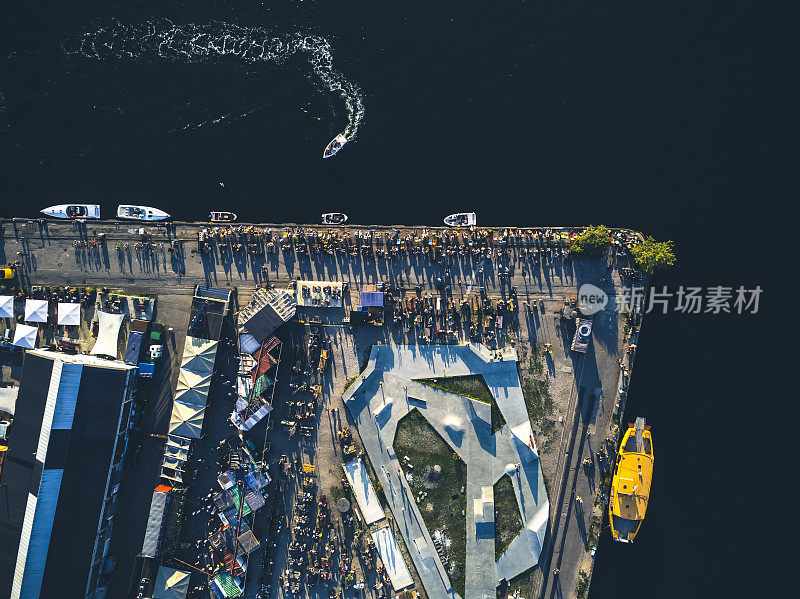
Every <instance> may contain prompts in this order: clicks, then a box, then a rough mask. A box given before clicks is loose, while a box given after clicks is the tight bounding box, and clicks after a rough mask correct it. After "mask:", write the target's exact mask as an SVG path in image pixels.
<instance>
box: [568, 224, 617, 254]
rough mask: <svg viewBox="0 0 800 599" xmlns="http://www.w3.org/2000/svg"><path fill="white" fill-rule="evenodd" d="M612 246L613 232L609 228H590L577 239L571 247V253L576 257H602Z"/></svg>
mask: <svg viewBox="0 0 800 599" xmlns="http://www.w3.org/2000/svg"><path fill="white" fill-rule="evenodd" d="M609 245H611V232H610V231H609V230H608V228H607V227H605V226H603V225H600V226H598V227H594V226H592V227H589V228H588V229H586V231H584V232H583V233H581V234H580V235H578V236H577V237H575V238H574V239H573V240H572V243H571V244H570V246H569V251H570V253H571V254H574V255H575V256H585V257H587V258H592V257H599V256H602V255H603V254H604V253H605V251H606V250H607V249H608V246H609Z"/></svg>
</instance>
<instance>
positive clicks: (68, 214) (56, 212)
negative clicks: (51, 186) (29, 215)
mask: <svg viewBox="0 0 800 599" xmlns="http://www.w3.org/2000/svg"><path fill="white" fill-rule="evenodd" d="M41 213H42V214H46V215H47V216H52V217H53V218H100V204H58V205H56V206H48V207H47V208H45V209H44V210H42V211H41Z"/></svg>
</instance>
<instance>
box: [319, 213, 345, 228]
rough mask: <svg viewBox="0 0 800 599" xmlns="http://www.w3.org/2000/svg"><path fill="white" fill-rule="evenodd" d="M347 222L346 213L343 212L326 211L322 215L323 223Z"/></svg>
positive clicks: (338, 223) (339, 223) (341, 223)
mask: <svg viewBox="0 0 800 599" xmlns="http://www.w3.org/2000/svg"><path fill="white" fill-rule="evenodd" d="M346 222H347V215H346V214H345V213H344V212H328V213H327V214H323V215H322V224H323V225H343V224H345V223H346Z"/></svg>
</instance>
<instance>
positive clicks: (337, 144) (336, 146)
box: [322, 133, 348, 158]
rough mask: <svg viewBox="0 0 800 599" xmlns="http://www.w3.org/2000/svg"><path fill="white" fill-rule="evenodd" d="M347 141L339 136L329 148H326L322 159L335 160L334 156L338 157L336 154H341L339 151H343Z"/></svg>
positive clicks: (331, 142) (342, 136)
mask: <svg viewBox="0 0 800 599" xmlns="http://www.w3.org/2000/svg"><path fill="white" fill-rule="evenodd" d="M347 141H348V140H347V138H346V137H345V136H344V135H342V134H341V133H340V134H339V135H337V136H336V137H334V138H333V139H332V140H331V141H330V143H329V144H328V145H327V146H325V151H324V152H322V157H323V158H333V157H334V156H336V154H338V153H339V150H341V149H342V148H343V147H344V145H345V144H346V143H347Z"/></svg>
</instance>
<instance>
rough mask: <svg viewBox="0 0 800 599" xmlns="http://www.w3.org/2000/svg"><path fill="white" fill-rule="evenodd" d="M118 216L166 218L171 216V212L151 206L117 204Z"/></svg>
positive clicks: (138, 218)
mask: <svg viewBox="0 0 800 599" xmlns="http://www.w3.org/2000/svg"><path fill="white" fill-rule="evenodd" d="M117 218H124V219H127V220H164V219H165V218H169V214H167V213H166V212H164V211H163V210H159V209H158V208H152V207H150V206H133V205H131V204H120V205H119V206H117Z"/></svg>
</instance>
